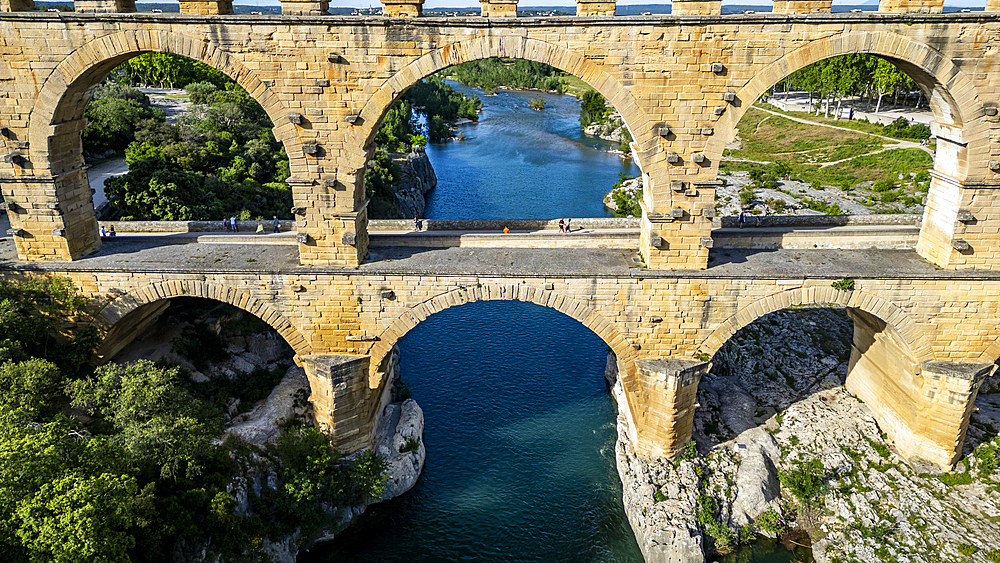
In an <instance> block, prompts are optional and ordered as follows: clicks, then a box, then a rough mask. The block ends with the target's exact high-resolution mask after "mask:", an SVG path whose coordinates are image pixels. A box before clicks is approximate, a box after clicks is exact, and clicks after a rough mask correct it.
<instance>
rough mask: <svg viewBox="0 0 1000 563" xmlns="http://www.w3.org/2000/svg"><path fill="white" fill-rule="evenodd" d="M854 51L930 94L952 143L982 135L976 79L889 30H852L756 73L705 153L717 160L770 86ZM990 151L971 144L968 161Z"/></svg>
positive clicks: (739, 91)
mask: <svg viewBox="0 0 1000 563" xmlns="http://www.w3.org/2000/svg"><path fill="white" fill-rule="evenodd" d="M856 53H865V54H871V55H878V56H880V57H883V58H885V59H888V60H889V61H890V62H892V63H893V64H896V65H897V66H899V67H900V69H901V70H903V71H904V72H906V73H907V74H908V75H909V76H910V77H911V78H913V80H914V81H915V82H917V84H918V85H919V86H920V87H921V88H922V89H923V90H924V91H925V94H927V96H928V99H929V100H930V104H931V109H932V110H933V111H934V116H935V120H936V122H937V123H938V124H939V125H945V126H949V130H948V131H949V137H950V138H951V140H953V141H955V142H969V141H971V140H977V139H979V137H981V136H979V135H976V130H975V129H976V128H977V127H978V125H979V123H981V118H982V117H983V116H985V113H984V110H983V107H982V104H981V103H980V101H979V95H978V92H977V91H976V88H975V85H974V84H973V82H972V80H971V79H970V78H969V77H968V76H967V75H966V74H965V73H964V72H962V70H961V69H959V68H958V67H957V66H956V65H955V64H954V63H953V62H952V61H951V60H950V59H949V58H948V57H946V56H945V55H944V54H942V53H941V52H940V51H938V50H936V49H934V48H933V47H930V46H929V45H927V44H925V43H921V42H918V41H914V40H912V39H909V38H907V37H904V36H902V35H898V34H895V33H892V32H889V31H878V32H869V31H850V32H847V33H841V34H836V35H831V36H829V37H824V38H821V39H817V40H815V41H811V42H809V43H807V44H805V45H803V46H802V47H800V48H798V49H795V50H794V51H791V52H789V53H786V54H785V55H784V56H782V57H781V58H779V59H778V60H776V61H774V62H772V63H771V64H769V65H767V66H766V67H764V68H763V69H761V70H760V71H758V72H756V73H755V74H754V76H753V78H751V79H750V80H749V81H748V82H747V83H746V84H745V85H744V86H743V87H742V88H739V89H737V92H736V98H737V100H739V101H740V102H741V103H740V104H739V105H733V106H731V107H730V108H729V110H728V111H726V113H725V114H724V115H723V116H722V118H720V120H719V123H718V126H719V127H718V128H719V129H720V130H721V131H722V132H723V133H724V134H722V135H716V136H714V137H712V139H711V140H710V141H709V143H708V145H707V146H706V148H705V153H706V155H707V156H709V158H711V159H712V161H713V162H717V161H718V159H719V158H720V157H721V156H722V151H723V149H724V148H725V146H726V143H729V142H731V141H732V140H733V138H734V137H735V131H736V125H737V124H738V123H739V121H740V118H742V117H743V114H744V113H746V111H747V110H748V109H749V108H750V106H751V105H753V102H754V101H755V100H757V99H758V98H760V96H761V95H763V94H764V92H766V91H767V90H768V89H769V88H770V87H771V86H773V85H775V84H777V83H778V82H779V81H781V80H782V79H783V78H785V77H786V76H788V75H789V74H791V73H793V72H795V71H797V70H799V69H801V68H804V67H806V66H809V65H811V64H813V63H815V62H818V61H821V60H824V59H828V58H831V57H836V56H839V55H848V54H856ZM956 136H957V137H956ZM988 148H989V147H988V146H987V144H986V143H982V142H979V143H977V144H976V146H975V147H973V146H971V145H970V147H969V158H968V162H976V161H977V158H979V157H985V156H986V154H987V152H986V151H988Z"/></svg>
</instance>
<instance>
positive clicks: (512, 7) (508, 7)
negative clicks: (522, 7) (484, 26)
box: [479, 0, 517, 18]
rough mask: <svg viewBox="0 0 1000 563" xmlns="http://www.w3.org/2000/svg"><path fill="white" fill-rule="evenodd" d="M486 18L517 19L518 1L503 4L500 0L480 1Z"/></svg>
mask: <svg viewBox="0 0 1000 563" xmlns="http://www.w3.org/2000/svg"><path fill="white" fill-rule="evenodd" d="M479 3H480V4H481V5H482V15H483V17H484V18H516V17H517V0H513V1H507V2H503V1H500V0H480V2H479Z"/></svg>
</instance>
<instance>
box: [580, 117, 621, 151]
mask: <svg viewBox="0 0 1000 563" xmlns="http://www.w3.org/2000/svg"><path fill="white" fill-rule="evenodd" d="M583 132H584V133H586V134H588V135H594V136H596V137H600V138H602V139H604V140H605V141H611V142H613V143H621V142H622V141H623V140H625V136H626V134H627V133H626V132H627V129H626V128H625V121H624V120H623V119H622V116H621V114H620V113H618V111H617V110H616V111H612V112H611V113H610V114H608V116H607V117H605V118H603V119H600V120H597V121H593V122H591V123H590V124H589V125H587V126H586V127H584V128H583Z"/></svg>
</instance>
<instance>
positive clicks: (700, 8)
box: [670, 0, 722, 16]
mask: <svg viewBox="0 0 1000 563" xmlns="http://www.w3.org/2000/svg"><path fill="white" fill-rule="evenodd" d="M670 13H671V14H675V15H678V16H712V15H719V14H721V13H722V0H707V1H705V0H674V3H673V7H672V8H671V9H670Z"/></svg>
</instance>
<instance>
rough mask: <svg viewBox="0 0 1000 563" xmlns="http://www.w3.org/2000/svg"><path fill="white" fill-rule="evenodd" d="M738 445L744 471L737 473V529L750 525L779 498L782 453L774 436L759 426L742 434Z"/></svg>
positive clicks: (735, 505) (734, 502)
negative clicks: (779, 473) (779, 467)
mask: <svg viewBox="0 0 1000 563" xmlns="http://www.w3.org/2000/svg"><path fill="white" fill-rule="evenodd" d="M735 446H736V451H737V453H738V454H739V455H740V468H739V469H738V470H737V471H736V489H737V493H736V500H734V501H733V507H732V513H731V517H732V522H733V523H734V524H736V525H737V526H746V525H747V524H749V523H751V522H752V521H753V519H754V518H756V517H757V516H758V515H760V514H761V513H763V512H764V511H765V510H766V509H767V506H768V504H769V503H770V502H771V501H773V500H774V499H776V498H777V497H778V489H779V485H778V469H777V468H778V463H779V460H780V459H781V450H780V449H778V442H777V441H776V440H775V439H774V436H772V435H771V434H770V433H769V432H767V431H766V430H765V429H764V428H761V427H759V426H758V427H756V428H751V429H750V430H747V431H746V432H744V433H742V434H740V435H739V436H738V437H737V438H736V440H735Z"/></svg>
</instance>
